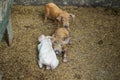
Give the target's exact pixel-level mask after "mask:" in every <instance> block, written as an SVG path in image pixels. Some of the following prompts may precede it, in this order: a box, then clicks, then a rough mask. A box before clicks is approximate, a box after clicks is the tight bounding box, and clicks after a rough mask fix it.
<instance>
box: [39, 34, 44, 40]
mask: <svg viewBox="0 0 120 80" xmlns="http://www.w3.org/2000/svg"><path fill="white" fill-rule="evenodd" d="M43 39H45V35H43V34H42V35H41V36H39V38H38V41H39V42H41V41H42V40H43Z"/></svg>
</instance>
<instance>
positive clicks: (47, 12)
mask: <svg viewBox="0 0 120 80" xmlns="http://www.w3.org/2000/svg"><path fill="white" fill-rule="evenodd" d="M48 16H49V9H48V8H46V13H45V19H44V23H45V22H46V21H47V17H48Z"/></svg>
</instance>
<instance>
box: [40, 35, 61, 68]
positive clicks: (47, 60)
mask: <svg viewBox="0 0 120 80" xmlns="http://www.w3.org/2000/svg"><path fill="white" fill-rule="evenodd" d="M39 42H40V44H39V45H38V51H39V61H38V64H39V67H40V68H42V67H43V65H46V69H55V68H56V67H57V66H58V64H59V61H58V59H57V56H56V54H55V52H54V50H53V48H52V42H51V37H50V36H47V37H46V36H44V35H41V36H40V37H39Z"/></svg>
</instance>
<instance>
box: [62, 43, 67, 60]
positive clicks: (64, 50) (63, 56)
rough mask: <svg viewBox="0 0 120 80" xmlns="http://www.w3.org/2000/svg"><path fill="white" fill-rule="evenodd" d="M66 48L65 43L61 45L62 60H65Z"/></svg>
mask: <svg viewBox="0 0 120 80" xmlns="http://www.w3.org/2000/svg"><path fill="white" fill-rule="evenodd" d="M66 50H67V46H66V45H63V52H62V54H63V55H62V58H63V59H62V60H63V62H67V58H66V57H67V55H66Z"/></svg>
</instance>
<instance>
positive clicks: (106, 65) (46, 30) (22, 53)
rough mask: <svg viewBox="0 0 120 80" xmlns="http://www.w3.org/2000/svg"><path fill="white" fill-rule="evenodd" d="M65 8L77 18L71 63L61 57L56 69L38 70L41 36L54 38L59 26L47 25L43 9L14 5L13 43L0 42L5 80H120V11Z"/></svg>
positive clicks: (69, 55)
mask: <svg viewBox="0 0 120 80" xmlns="http://www.w3.org/2000/svg"><path fill="white" fill-rule="evenodd" d="M61 8H62V9H65V10H67V11H68V12H70V13H73V14H75V15H76V18H75V21H74V23H73V24H71V26H70V30H71V31H70V36H71V41H72V45H69V46H68V50H67V54H68V56H67V58H68V62H67V63H63V62H62V61H61V56H58V58H59V60H60V64H59V66H58V67H57V68H56V69H55V70H53V71H51V70H45V68H42V69H40V68H39V67H38V63H37V61H38V51H37V44H38V36H40V35H41V34H45V35H51V34H52V33H53V32H54V31H55V30H56V28H57V27H56V25H55V24H54V23H53V21H51V20H48V21H47V23H46V24H43V20H44V7H42V6H13V9H12V15H11V17H12V25H13V33H14V39H13V44H12V45H11V46H10V47H8V46H7V44H6V42H5V40H3V41H2V42H1V43H0V71H2V72H3V80H119V79H120V9H107V8H99V7H97V8H82V7H75V6H67V7H66V6H64V7H61Z"/></svg>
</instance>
